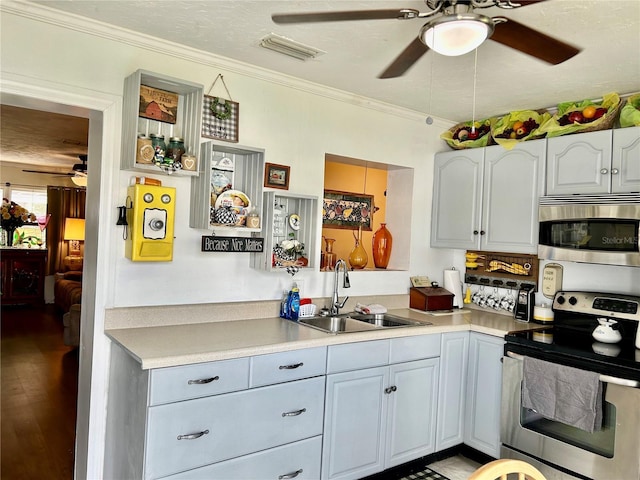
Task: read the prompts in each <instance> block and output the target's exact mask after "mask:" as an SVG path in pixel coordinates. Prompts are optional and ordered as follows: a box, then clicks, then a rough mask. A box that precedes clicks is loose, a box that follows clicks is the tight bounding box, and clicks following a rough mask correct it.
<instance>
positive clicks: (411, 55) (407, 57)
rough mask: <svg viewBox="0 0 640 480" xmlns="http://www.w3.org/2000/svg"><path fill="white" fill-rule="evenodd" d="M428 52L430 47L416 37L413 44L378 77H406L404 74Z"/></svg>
mask: <svg viewBox="0 0 640 480" xmlns="http://www.w3.org/2000/svg"><path fill="white" fill-rule="evenodd" d="M428 51H429V47H427V46H426V45H425V44H424V43H422V42H421V41H420V39H419V38H417V37H416V38H415V40H414V41H413V42H411V43H410V44H409V45H408V46H407V48H405V49H404V50H403V51H402V53H401V54H400V55H398V56H397V57H396V59H395V60H394V61H393V62H391V65H389V66H388V67H387V69H386V70H385V71H384V72H382V73H381V74H380V75H378V78H394V77H399V76H401V75H404V73H405V72H406V71H407V70H409V69H410V68H411V67H412V66H413V64H414V63H416V62H417V61H418V60H420V57H422V56H423V55H424V54H425V53H427V52H428Z"/></svg>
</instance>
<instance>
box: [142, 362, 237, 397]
mask: <svg viewBox="0 0 640 480" xmlns="http://www.w3.org/2000/svg"><path fill="white" fill-rule="evenodd" d="M248 386H249V359H248V358H236V359H233V360H222V361H219V362H207V363H197V364H195V365H186V366H180V367H168V368H158V369H154V370H151V386H150V393H149V405H160V404H163V403H170V402H177V401H180V400H188V399H192V398H199V397H207V396H209V395H218V394H220V393H227V392H235V391H238V390H244V389H246V388H248Z"/></svg>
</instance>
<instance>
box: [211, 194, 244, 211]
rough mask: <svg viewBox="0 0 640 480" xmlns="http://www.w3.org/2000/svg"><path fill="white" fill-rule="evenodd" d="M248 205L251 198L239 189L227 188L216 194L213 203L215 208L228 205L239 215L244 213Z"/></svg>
mask: <svg viewBox="0 0 640 480" xmlns="http://www.w3.org/2000/svg"><path fill="white" fill-rule="evenodd" d="M250 206H251V200H250V199H249V197H248V196H247V195H246V194H245V193H244V192H241V191H240V190H227V191H226V192H223V193H222V194H220V195H219V196H218V198H217V200H216V205H215V207H216V209H218V208H227V207H229V208H231V210H233V211H234V212H236V213H239V214H241V215H245V214H246V212H247V209H248V208H249V207H250Z"/></svg>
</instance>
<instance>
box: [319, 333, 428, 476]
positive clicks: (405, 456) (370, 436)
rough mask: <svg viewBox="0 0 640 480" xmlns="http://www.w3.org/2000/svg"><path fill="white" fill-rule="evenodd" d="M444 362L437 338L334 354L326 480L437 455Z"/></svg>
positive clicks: (352, 347)
mask: <svg viewBox="0 0 640 480" xmlns="http://www.w3.org/2000/svg"><path fill="white" fill-rule="evenodd" d="M439 355H440V335H439V334H438V335H421V336H416V337H405V338H397V339H391V340H382V341H375V342H362V343H356V344H346V345H337V346H331V347H329V352H328V358H329V359H328V365H329V366H328V373H330V374H329V375H327V388H326V399H325V421H324V439H323V456H322V478H323V479H342V480H345V479H358V478H362V477H365V476H367V475H371V474H373V473H376V472H380V471H382V470H385V469H387V468H390V467H392V466H395V465H399V464H402V463H405V462H408V461H410V460H413V459H415V458H419V457H421V456H424V455H427V454H429V453H432V452H434V451H435V420H436V402H437V391H438V364H439V359H438V357H439ZM428 357H433V358H428ZM414 358H421V359H419V360H416V359H414ZM393 361H399V362H400V363H394V364H391V365H389V363H390V362H393ZM366 366H370V367H371V368H365V367H366ZM352 368H356V369H355V370H350V369H352ZM343 370H348V371H343ZM332 372H339V373H332Z"/></svg>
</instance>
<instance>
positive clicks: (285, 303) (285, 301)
mask: <svg viewBox="0 0 640 480" xmlns="http://www.w3.org/2000/svg"><path fill="white" fill-rule="evenodd" d="M290 294H291V292H287V291H286V290H283V291H282V300H280V318H289V312H288V308H289V295H290Z"/></svg>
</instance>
